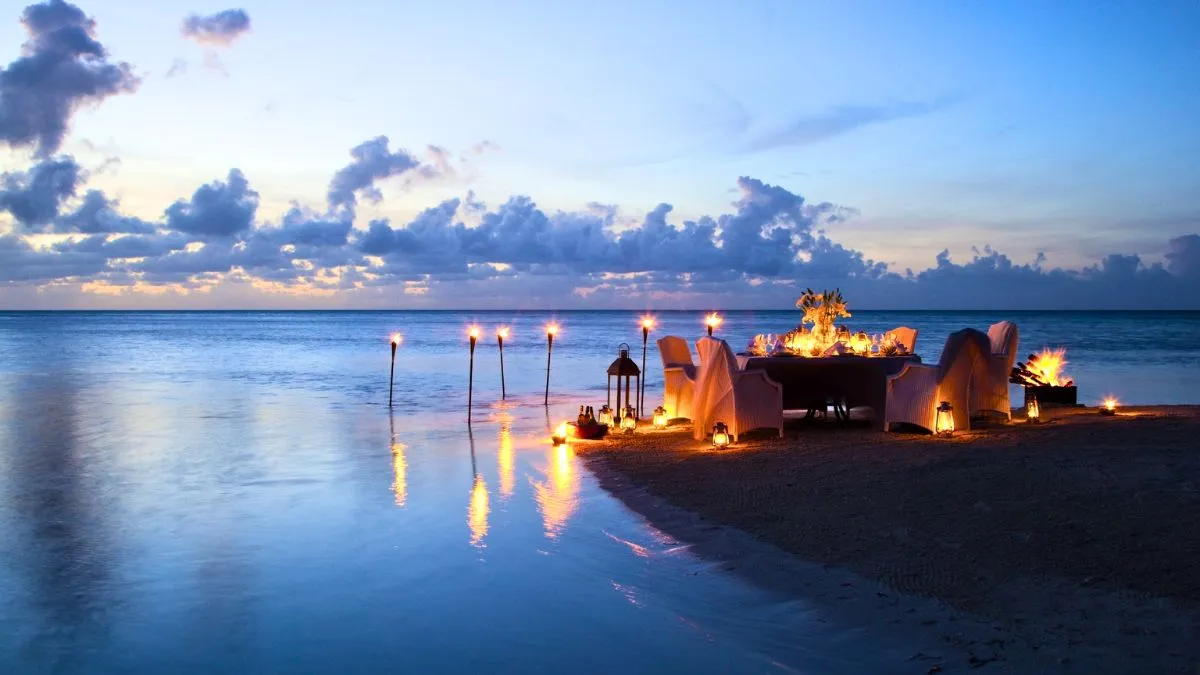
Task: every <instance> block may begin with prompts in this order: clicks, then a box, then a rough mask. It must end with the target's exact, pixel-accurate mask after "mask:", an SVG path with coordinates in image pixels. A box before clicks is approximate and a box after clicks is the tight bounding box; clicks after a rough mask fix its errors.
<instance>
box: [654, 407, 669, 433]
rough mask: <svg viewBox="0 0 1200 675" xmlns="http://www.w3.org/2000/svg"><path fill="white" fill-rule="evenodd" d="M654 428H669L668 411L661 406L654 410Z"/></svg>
mask: <svg viewBox="0 0 1200 675" xmlns="http://www.w3.org/2000/svg"><path fill="white" fill-rule="evenodd" d="M654 428H655V429H666V428H667V409H666V408H664V407H662V406H661V405H660V406H658V407H657V408H655V409H654Z"/></svg>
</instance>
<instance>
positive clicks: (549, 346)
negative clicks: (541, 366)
mask: <svg viewBox="0 0 1200 675" xmlns="http://www.w3.org/2000/svg"><path fill="white" fill-rule="evenodd" d="M555 335H558V324H556V323H552V324H550V325H549V326H546V400H545V401H544V403H545V404H546V405H550V353H551V352H553V351H554V336H555Z"/></svg>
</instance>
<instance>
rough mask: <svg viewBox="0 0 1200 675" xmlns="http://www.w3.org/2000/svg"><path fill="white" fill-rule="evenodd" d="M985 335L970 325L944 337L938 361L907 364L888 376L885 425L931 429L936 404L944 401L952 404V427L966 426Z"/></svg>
mask: <svg viewBox="0 0 1200 675" xmlns="http://www.w3.org/2000/svg"><path fill="white" fill-rule="evenodd" d="M987 351H988V340H987V336H986V335H984V334H983V333H982V332H980V331H977V330H975V329H974V328H967V329H964V330H960V331H958V332H957V333H952V334H951V335H950V337H948V338H946V345H945V346H944V347H942V357H941V359H939V360H938V364H937V365H936V366H934V365H926V364H921V363H909V364H907V365H905V366H904V369H903V370H901V371H900V372H899V373H897V374H895V375H892V376H890V377H889V378H888V382H887V403H886V404H885V406H884V407H885V410H884V423H885V428H887V429H889V430H890V429H891V427H892V425H893V424H900V423H904V424H911V425H914V426H917V427H921V428H922V429H925V430H927V431H934V430H935V428H936V422H937V406H938V404H939V403H940V402H942V401H947V402H949V403H950V405H951V406H953V407H954V428H955V429H970V428H971V414H970V402H971V391H972V382H973V381H974V380H975V379H976V378H977V377H978V376H979V374H980V373H982V372H984V371H986V369H987V367H988V366H987V357H986V354H987Z"/></svg>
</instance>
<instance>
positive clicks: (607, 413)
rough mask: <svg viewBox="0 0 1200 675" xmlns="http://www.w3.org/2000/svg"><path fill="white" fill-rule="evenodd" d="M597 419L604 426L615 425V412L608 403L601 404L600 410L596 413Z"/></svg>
mask: <svg viewBox="0 0 1200 675" xmlns="http://www.w3.org/2000/svg"><path fill="white" fill-rule="evenodd" d="M596 421H597V422H599V423H600V424H603V425H604V426H607V427H611V426H612V425H613V412H612V408H610V407H608V404H607V403H605V404H604V405H602V406H600V412H599V413H597V414H596Z"/></svg>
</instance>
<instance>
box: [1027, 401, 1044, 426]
mask: <svg viewBox="0 0 1200 675" xmlns="http://www.w3.org/2000/svg"><path fill="white" fill-rule="evenodd" d="M1025 418H1026V419H1027V420H1029V421H1030V422H1033V423H1034V424H1036V423H1038V422H1041V421H1042V409H1041V406H1039V405H1038V402H1037V399H1036V398H1031V399H1029V406H1028V407H1027V408H1026V410H1025Z"/></svg>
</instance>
